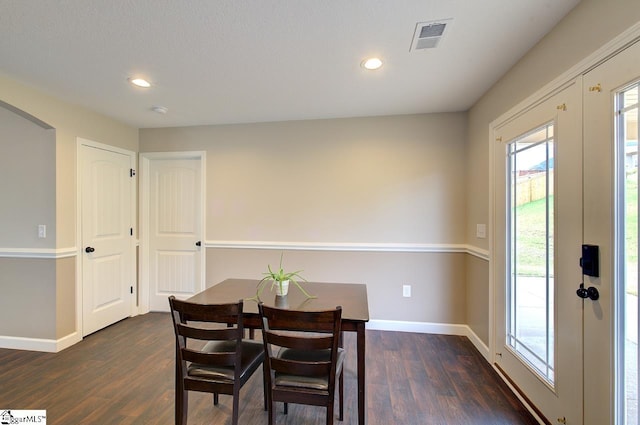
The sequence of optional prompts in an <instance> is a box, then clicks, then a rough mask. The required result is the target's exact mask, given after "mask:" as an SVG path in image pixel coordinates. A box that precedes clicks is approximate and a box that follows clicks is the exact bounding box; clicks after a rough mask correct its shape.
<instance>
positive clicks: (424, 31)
mask: <svg viewBox="0 0 640 425" xmlns="http://www.w3.org/2000/svg"><path fill="white" fill-rule="evenodd" d="M450 21H451V19H441V20H439V21H431V22H418V23H417V24H416V31H415V33H414V34H413V42H412V43H411V51H413V50H421V49H433V48H434V47H438V44H439V43H440V40H441V39H442V36H443V35H444V32H445V30H446V28H447V26H448V25H449V22H450Z"/></svg>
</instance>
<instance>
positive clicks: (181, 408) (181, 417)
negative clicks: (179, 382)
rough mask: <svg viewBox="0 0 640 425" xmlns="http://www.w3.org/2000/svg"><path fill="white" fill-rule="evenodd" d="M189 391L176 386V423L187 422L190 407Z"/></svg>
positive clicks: (183, 423)
mask: <svg viewBox="0 0 640 425" xmlns="http://www.w3.org/2000/svg"><path fill="white" fill-rule="evenodd" d="M188 395H189V392H188V391H185V390H182V389H178V388H176V407H175V409H176V411H175V422H176V425H186V424H187V410H188V408H189V397H188Z"/></svg>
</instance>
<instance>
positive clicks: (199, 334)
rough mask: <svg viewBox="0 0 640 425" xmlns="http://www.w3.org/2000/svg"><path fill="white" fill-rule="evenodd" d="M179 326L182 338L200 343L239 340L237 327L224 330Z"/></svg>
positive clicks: (181, 324) (179, 324)
mask: <svg viewBox="0 0 640 425" xmlns="http://www.w3.org/2000/svg"><path fill="white" fill-rule="evenodd" d="M198 323H200V322H198ZM177 326H178V333H179V334H180V335H181V336H184V337H186V338H191V339H197V340H200V341H233V340H235V339H237V338H238V330H237V329H236V327H235V326H233V327H228V328H224V329H211V328H203V327H199V326H196V325H187V324H184V323H178V325H177Z"/></svg>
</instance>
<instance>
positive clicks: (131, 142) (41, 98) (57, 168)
mask: <svg viewBox="0 0 640 425" xmlns="http://www.w3.org/2000/svg"><path fill="white" fill-rule="evenodd" d="M0 105H5V106H7V105H8V109H11V110H18V111H19V112H20V115H21V116H12V115H10V114H15V113H14V112H10V111H9V110H8V109H7V108H3V107H2V106H0V123H1V124H0V125H3V131H4V124H5V123H7V122H12V123H13V125H14V126H15V125H18V124H16V123H21V124H24V126H25V129H24V133H23V136H17V135H13V136H11V137H9V138H7V137H6V136H4V135H3V136H0V137H1V138H0V157H1V158H4V159H3V160H6V159H7V158H6V157H5V156H11V158H12V159H11V160H12V161H13V162H12V164H11V165H12V167H13V168H17V169H21V170H25V171H27V170H29V169H30V168H31V167H34V166H38V167H40V168H39V169H38V170H35V171H34V174H33V175H32V176H31V178H29V176H23V177H22V178H14V179H12V182H13V185H12V186H10V188H9V189H6V188H3V189H2V193H1V194H0V195H1V196H2V198H3V199H4V197H5V195H7V196H12V194H15V191H22V192H23V193H24V196H23V197H22V199H21V200H19V204H18V205H13V206H11V207H10V210H9V213H7V212H5V210H2V211H0V221H2V224H1V225H2V226H7V225H8V226H10V229H11V230H10V231H9V232H7V233H4V232H0V248H2V249H3V250H11V248H24V249H27V250H32V251H33V252H36V253H37V252H39V251H38V250H41V249H42V248H45V247H46V248H57V249H69V248H73V247H75V245H76V224H77V217H76V177H77V176H76V146H77V142H76V140H77V138H78V137H81V138H85V139H89V140H93V141H96V142H100V143H104V144H108V145H113V146H117V147H120V148H124V149H129V150H132V151H137V150H138V130H137V129H136V128H133V127H129V126H127V125H124V124H121V123H119V122H117V121H115V120H113V119H111V118H108V117H105V116H102V115H100V114H97V113H95V112H93V111H91V110H88V109H85V108H82V107H79V106H76V105H72V104H69V103H66V102H63V101H61V100H58V99H55V98H52V97H50V96H48V95H46V94H44V93H41V92H39V91H37V90H34V89H32V88H30V87H28V86H25V85H23V84H21V83H19V82H17V81H15V80H12V79H10V78H7V77H5V76H3V75H0ZM23 116H31V117H34V118H35V120H36V121H41V122H44V123H45V124H46V125H48V126H50V127H52V128H53V130H47V131H46V132H47V133H50V134H53V136H49V139H47V140H49V141H50V143H51V146H46V144H45V142H44V139H43V138H42V137H40V136H37V135H36V136H34V135H33V133H36V134H38V133H40V132H41V131H39V130H37V126H36V125H35V124H32V123H28V121H27V120H25V119H24V118H22V117H23ZM21 124H20V125H21ZM19 137H24V138H25V146H23V147H20V146H16V144H15V143H16V140H17V139H18V138H19ZM36 145H37V146H36ZM26 146H30V147H33V148H34V150H32V151H28V152H25V151H24V149H25V148H26ZM16 151H19V155H14V153H16ZM0 173H1V171H0ZM43 174H44V175H43ZM32 186H33V187H37V189H35V188H33V187H32ZM31 189H33V191H34V192H36V193H35V196H34V197H33V198H32V197H30V193H31ZM41 203H45V204H43V205H41ZM32 207H35V209H36V211H31V208H32ZM21 208H29V210H28V211H25V213H24V214H20V215H17V216H11V217H9V216H8V215H7V214H11V212H12V211H13V212H15V211H18V210H19V209H21ZM40 210H42V211H40ZM40 220H46V221H45V222H40ZM37 224H47V239H45V240H41V239H37V238H35V239H34V238H33V235H34V232H36V230H37V228H36V227H35V226H36V225H37ZM35 234H36V236H37V233H35ZM17 244H21V245H17ZM27 255H28V254H27ZM0 260H1V261H0V290H2V297H0V312H1V313H0V322H2V325H0V336H20V337H27V338H43V339H58V338H62V337H63V336H66V335H68V334H70V333H72V332H73V331H74V330H75V320H76V317H75V309H76V300H75V284H76V280H75V258H60V259H58V258H47V259H38V260H35V259H32V258H2V259H0ZM5 294H9V295H8V296H5ZM17 313H20V315H19V316H17ZM25 313H28V314H25ZM12 317H20V320H10V319H11V318H12Z"/></svg>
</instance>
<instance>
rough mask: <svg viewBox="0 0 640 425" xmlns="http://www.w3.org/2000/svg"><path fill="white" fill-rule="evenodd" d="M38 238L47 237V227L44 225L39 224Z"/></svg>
mask: <svg viewBox="0 0 640 425" xmlns="http://www.w3.org/2000/svg"><path fill="white" fill-rule="evenodd" d="M38 237H39V238H40V239H44V238H46V237H47V226H46V225H44V224H38Z"/></svg>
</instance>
